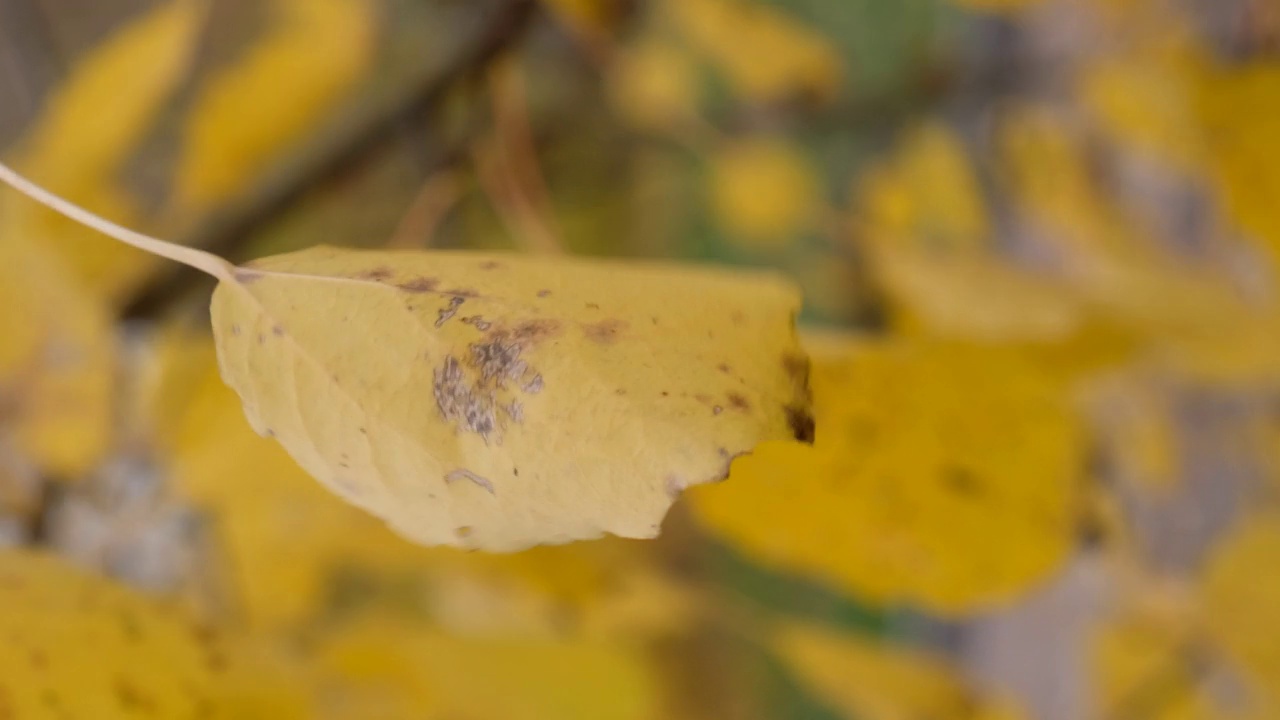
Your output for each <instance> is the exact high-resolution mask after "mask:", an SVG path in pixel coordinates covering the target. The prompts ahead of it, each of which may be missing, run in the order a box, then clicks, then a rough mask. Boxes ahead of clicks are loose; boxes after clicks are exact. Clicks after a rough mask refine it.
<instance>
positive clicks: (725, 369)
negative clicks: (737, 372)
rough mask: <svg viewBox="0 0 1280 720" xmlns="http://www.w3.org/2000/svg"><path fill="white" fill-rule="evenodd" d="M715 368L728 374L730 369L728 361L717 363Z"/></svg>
mask: <svg viewBox="0 0 1280 720" xmlns="http://www.w3.org/2000/svg"><path fill="white" fill-rule="evenodd" d="M716 369H717V370H719V371H720V372H722V373H726V374H728V373H729V372H730V370H731V368H730V367H729V363H720V364H719V365H717V366H716Z"/></svg>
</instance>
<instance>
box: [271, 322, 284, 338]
mask: <svg viewBox="0 0 1280 720" xmlns="http://www.w3.org/2000/svg"><path fill="white" fill-rule="evenodd" d="M271 334H272V335H275V336H276V337H284V328H283V327H281V326H280V325H272V326H271Z"/></svg>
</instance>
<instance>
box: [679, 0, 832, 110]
mask: <svg viewBox="0 0 1280 720" xmlns="http://www.w3.org/2000/svg"><path fill="white" fill-rule="evenodd" d="M665 7H666V8H667V9H668V10H669V11H670V12H671V13H673V16H674V19H675V21H676V24H677V27H679V29H680V30H681V31H682V32H683V34H684V35H685V36H686V37H687V38H688V40H689V42H690V44H691V45H692V46H693V47H694V48H696V49H697V50H698V51H699V52H701V53H702V54H704V55H706V56H707V57H708V58H709V59H710V60H711V61H712V62H713V63H715V65H716V67H717V68H719V69H720V71H721V72H723V73H724V75H725V77H726V78H727V79H728V80H729V82H730V83H731V84H732V85H733V87H734V89H735V90H736V91H737V92H739V93H741V94H742V95H743V96H744V97H746V98H747V99H749V100H752V101H757V102H768V101H773V100H780V99H786V98H789V97H793V96H796V95H801V96H812V97H815V98H818V99H822V100H829V99H831V98H832V97H834V96H835V95H836V94H837V93H838V92H839V87H840V82H841V75H842V69H841V66H840V57H839V55H838V54H837V53H836V51H835V50H834V49H833V48H832V47H831V45H830V43H829V42H828V41H827V39H826V38H825V37H823V36H822V35H821V34H819V33H817V32H815V31H813V30H811V29H810V28H807V27H805V26H804V25H801V24H800V23H798V22H796V21H795V20H792V19H791V18H790V17H788V16H787V15H785V14H783V13H781V12H779V11H777V10H775V9H773V8H771V7H769V6H768V5H765V4H763V3H759V2H743V1H741V0H679V1H678V2H669V3H666V4H665ZM762 58H768V61H767V62H762V61H761V59H762Z"/></svg>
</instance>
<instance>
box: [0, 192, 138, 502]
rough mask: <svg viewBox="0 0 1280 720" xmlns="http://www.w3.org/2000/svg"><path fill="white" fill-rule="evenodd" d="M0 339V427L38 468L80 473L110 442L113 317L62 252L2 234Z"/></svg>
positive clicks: (67, 474)
mask: <svg viewBox="0 0 1280 720" xmlns="http://www.w3.org/2000/svg"><path fill="white" fill-rule="evenodd" d="M15 204H16V203H10V202H4V203H3V206H4V210H5V211H7V210H8V208H9V207H11V206H13V205H15ZM4 214H5V213H4V212H0V216H3V215H4ZM0 337H3V338H4V342H0V427H6V426H7V427H8V428H10V429H12V430H13V432H14V433H15V435H16V442H15V446H16V450H17V451H19V452H21V453H22V454H24V455H25V456H27V457H28V458H30V459H31V461H32V462H33V463H35V464H36V465H37V466H39V467H40V469H42V470H43V471H45V472H47V473H50V474H52V475H55V476H62V477H66V478H74V477H77V476H79V475H81V474H82V473H84V472H85V471H87V470H88V469H89V468H91V467H93V466H94V464H96V462H97V461H98V460H99V459H100V458H101V457H102V456H103V454H104V453H105V452H106V450H107V446H108V444H109V442H110V438H111V398H112V394H111V386H112V382H113V373H114V365H115V362H114V354H113V343H114V340H113V337H112V333H111V325H110V320H109V319H108V318H107V316H106V313H105V312H104V310H103V308H102V307H100V306H99V304H98V302H97V300H96V299H95V298H93V297H90V296H89V295H88V294H87V293H86V292H85V290H84V289H83V288H82V287H81V285H80V282H79V281H78V280H77V278H76V277H75V276H74V275H73V274H72V273H71V272H70V271H69V270H68V269H67V268H66V267H65V265H64V264H63V263H62V258H61V256H60V255H57V254H55V253H53V252H50V250H49V248H47V247H43V246H41V245H40V244H39V243H37V242H36V241H34V240H33V239H32V238H29V237H27V236H23V235H18V234H13V233H7V234H5V233H4V232H3V231H0Z"/></svg>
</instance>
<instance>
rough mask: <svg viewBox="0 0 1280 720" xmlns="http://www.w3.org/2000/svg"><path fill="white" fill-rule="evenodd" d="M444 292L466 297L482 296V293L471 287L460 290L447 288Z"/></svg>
mask: <svg viewBox="0 0 1280 720" xmlns="http://www.w3.org/2000/svg"><path fill="white" fill-rule="evenodd" d="M444 292H445V294H446V295H456V296H458V297H464V298H473V297H480V293H478V292H476V291H475V290H472V289H471V288H461V289H458V290H445V291H444Z"/></svg>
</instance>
